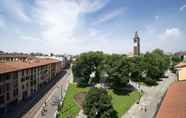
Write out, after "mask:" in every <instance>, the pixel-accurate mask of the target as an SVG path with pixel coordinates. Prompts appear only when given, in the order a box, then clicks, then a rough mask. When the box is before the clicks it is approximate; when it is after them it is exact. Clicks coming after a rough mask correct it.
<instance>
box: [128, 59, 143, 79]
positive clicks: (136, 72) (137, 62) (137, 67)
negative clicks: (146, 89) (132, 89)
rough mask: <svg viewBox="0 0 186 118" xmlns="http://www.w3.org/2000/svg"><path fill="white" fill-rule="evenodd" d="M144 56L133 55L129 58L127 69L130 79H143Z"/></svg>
mask: <svg viewBox="0 0 186 118" xmlns="http://www.w3.org/2000/svg"><path fill="white" fill-rule="evenodd" d="M143 59H144V57H143V56H135V57H132V58H129V64H130V66H129V70H130V79H131V80H133V81H136V82H141V81H143V76H144V75H143V74H144V72H145V68H144V65H145V63H144V60H143Z"/></svg>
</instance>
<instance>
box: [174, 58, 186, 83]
mask: <svg viewBox="0 0 186 118" xmlns="http://www.w3.org/2000/svg"><path fill="white" fill-rule="evenodd" d="M176 69H177V79H178V80H186V61H184V62H181V63H179V64H178V65H176Z"/></svg>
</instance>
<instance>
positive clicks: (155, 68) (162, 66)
mask: <svg viewBox="0 0 186 118" xmlns="http://www.w3.org/2000/svg"><path fill="white" fill-rule="evenodd" d="M144 62H145V63H144V67H145V72H146V73H145V74H146V78H151V79H154V80H159V79H160V78H161V77H163V76H164V73H165V71H166V70H167V69H168V68H169V65H170V59H169V57H168V56H167V55H165V54H164V53H163V51H161V50H159V49H156V50H154V51H153V52H152V53H148V52H147V53H146V54H145V55H144Z"/></svg>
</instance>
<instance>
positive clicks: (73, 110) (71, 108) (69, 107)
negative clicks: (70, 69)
mask: <svg viewBox="0 0 186 118" xmlns="http://www.w3.org/2000/svg"><path fill="white" fill-rule="evenodd" d="M88 89H89V88H79V87H76V85H75V84H70V85H69V87H68V90H67V93H66V96H65V99H64V104H63V108H62V111H61V112H60V118H66V117H67V116H69V115H71V116H72V117H73V118H75V117H76V116H77V114H78V113H79V111H80V107H79V106H78V105H77V103H76V101H75V99H74V96H75V95H76V94H77V93H79V92H88Z"/></svg>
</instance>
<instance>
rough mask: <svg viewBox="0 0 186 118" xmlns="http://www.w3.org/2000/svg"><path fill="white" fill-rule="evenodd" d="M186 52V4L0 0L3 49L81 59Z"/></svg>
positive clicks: (184, 0)
mask: <svg viewBox="0 0 186 118" xmlns="http://www.w3.org/2000/svg"><path fill="white" fill-rule="evenodd" d="M135 31H138V32H139V36H140V38H141V40H140V41H141V51H142V52H146V51H151V50H152V49H155V48H160V49H163V50H165V51H167V52H176V51H181V50H186V46H185V44H186V0H0V37H1V38H0V50H2V51H8V52H26V53H30V52H42V53H58V54H60V53H68V54H78V53H81V52H87V51H104V52H106V53H129V52H133V40H132V39H133V36H134V33H135Z"/></svg>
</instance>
